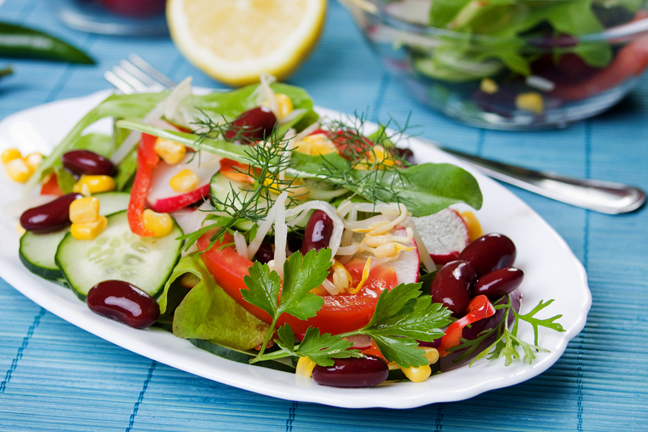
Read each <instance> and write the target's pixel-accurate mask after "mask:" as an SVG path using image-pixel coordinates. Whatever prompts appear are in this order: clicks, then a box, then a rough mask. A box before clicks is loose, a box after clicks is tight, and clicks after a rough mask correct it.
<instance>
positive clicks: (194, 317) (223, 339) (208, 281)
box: [158, 254, 268, 350]
mask: <svg viewBox="0 0 648 432" xmlns="http://www.w3.org/2000/svg"><path fill="white" fill-rule="evenodd" d="M185 273H191V274H193V275H194V276H196V277H198V278H199V279H200V283H199V284H198V285H196V286H195V287H193V288H192V289H191V290H190V291H189V293H187V295H186V296H185V298H184V299H183V300H182V302H181V303H180V305H179V306H178V308H177V309H176V311H175V315H174V317H173V334H174V335H176V336H177V337H180V338H185V339H204V340H207V341H209V342H213V343H217V344H221V345H224V346H228V347H232V348H235V349H241V350H247V349H252V348H254V347H256V346H258V345H260V344H261V343H262V342H263V339H264V337H265V335H266V332H267V331H268V325H267V324H266V323H264V322H263V321H260V320H259V319H257V318H256V317H254V316H253V315H252V314H250V313H249V312H247V311H246V310H245V309H244V308H243V307H242V306H240V305H239V304H238V303H237V302H236V301H235V300H234V299H232V298H231V297H230V296H229V295H227V293H225V291H223V289H222V288H221V287H219V286H218V285H217V284H216V281H215V280H214V278H213V277H212V275H211V274H210V273H209V271H208V270H207V268H206V267H205V265H204V264H203V262H202V260H201V259H200V257H199V256H198V255H197V254H192V255H188V256H186V257H184V258H182V259H181V260H180V262H179V263H178V265H177V266H176V268H175V269H174V270H173V273H172V274H171V277H170V278H169V280H168V281H167V284H166V285H165V287H164V291H163V293H162V296H161V297H160V298H159V300H158V304H159V305H160V311H161V312H163V313H164V312H165V311H166V308H167V296H168V294H169V290H170V289H171V284H172V283H173V282H174V281H175V280H176V279H177V278H179V277H180V276H182V275H184V274H185Z"/></svg>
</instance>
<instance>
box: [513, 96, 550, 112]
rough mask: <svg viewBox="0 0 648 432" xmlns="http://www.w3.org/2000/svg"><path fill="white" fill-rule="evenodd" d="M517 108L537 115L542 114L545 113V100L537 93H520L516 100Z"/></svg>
mask: <svg viewBox="0 0 648 432" xmlns="http://www.w3.org/2000/svg"><path fill="white" fill-rule="evenodd" d="M515 106H516V107H518V109H521V110H526V111H531V112H534V113H536V114H542V113H543V112H544V100H543V99H542V96H541V95H540V93H537V92H530V93H520V94H519V95H517V97H516V98H515Z"/></svg>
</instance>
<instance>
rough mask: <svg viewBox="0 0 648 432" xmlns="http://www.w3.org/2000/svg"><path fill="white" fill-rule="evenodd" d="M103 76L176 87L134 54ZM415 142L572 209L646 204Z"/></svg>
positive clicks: (601, 184)
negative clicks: (569, 205)
mask: <svg viewBox="0 0 648 432" xmlns="http://www.w3.org/2000/svg"><path fill="white" fill-rule="evenodd" d="M104 77H105V78H106V80H108V81H109V82H110V83H111V84H112V85H113V86H115V87H116V88H117V89H119V90H121V91H122V92H124V93H126V94H131V93H138V92H151V91H161V90H164V89H168V88H173V87H175V86H176V83H175V82H174V81H173V80H172V79H171V78H169V77H167V76H166V75H164V74H163V73H162V72H160V71H159V70H157V69H155V68H154V67H153V66H151V65H150V64H149V63H148V62H146V61H145V60H143V59H142V58H140V57H139V56H137V55H135V54H130V55H129V56H128V59H127V60H122V61H120V62H119V65H116V66H114V67H113V68H112V70H109V71H106V72H105V73H104ZM416 139H418V140H419V141H422V142H424V143H426V144H427V145H430V146H433V147H436V148H438V149H440V150H442V151H444V152H446V153H449V154H451V155H453V156H455V157H456V158H458V159H460V160H461V161H463V162H464V163H465V164H467V165H469V166H471V167H473V168H474V169H476V170H477V171H480V172H482V173H483V174H486V175H487V176H489V177H492V178H494V179H497V180H500V181H502V182H505V183H508V184H511V185H513V186H517V187H519V188H522V189H526V190H528V191H531V192H535V193H537V194H539V195H543V196H546V197H548V198H552V199H554V200H557V201H561V202H564V203H567V204H571V205H573V206H576V207H581V208H585V209H588V210H593V211H596V212H600V213H606V214H621V213H628V212H632V211H634V210H637V209H639V208H640V207H641V206H642V205H643V204H644V203H645V202H646V194H645V192H644V191H643V190H641V189H639V188H636V187H634V186H628V185H625V184H621V183H614V182H608V181H601V180H592V179H575V178H570V177H565V176H562V175H560V174H557V173H553V172H544V171H535V170H531V169H528V168H522V167H519V166H515V165H510V164H505V163H502V162H497V161H494V160H490V159H485V158H482V157H479V156H475V155H471V154H468V153H463V152H460V151H458V150H454V149H450V148H447V147H444V146H442V145H440V144H439V143H437V142H435V141H431V140H428V139H425V138H421V137H416Z"/></svg>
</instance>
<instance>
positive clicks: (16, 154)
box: [0, 148, 22, 165]
mask: <svg viewBox="0 0 648 432" xmlns="http://www.w3.org/2000/svg"><path fill="white" fill-rule="evenodd" d="M20 158H22V154H21V153H20V150H18V149H17V148H10V149H7V150H5V151H3V152H2V154H1V155H0V160H1V161H2V164H3V165H7V164H8V163H9V162H11V161H12V160H14V159H20Z"/></svg>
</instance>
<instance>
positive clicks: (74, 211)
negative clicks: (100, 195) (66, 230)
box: [70, 197, 100, 223]
mask: <svg viewBox="0 0 648 432" xmlns="http://www.w3.org/2000/svg"><path fill="white" fill-rule="evenodd" d="M99 206H100V203H99V200H98V199H97V198H94V197H85V198H81V199H77V200H74V201H72V204H70V221H71V222H72V223H90V222H95V221H96V220H97V218H99Z"/></svg>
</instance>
